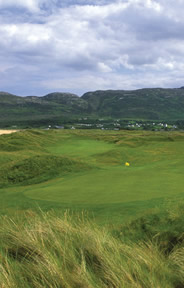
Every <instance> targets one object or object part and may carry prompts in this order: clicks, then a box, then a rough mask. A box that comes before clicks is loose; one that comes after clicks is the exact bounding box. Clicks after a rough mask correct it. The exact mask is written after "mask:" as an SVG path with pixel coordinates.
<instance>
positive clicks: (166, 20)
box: [0, 0, 184, 96]
mask: <svg viewBox="0 0 184 288" xmlns="http://www.w3.org/2000/svg"><path fill="white" fill-rule="evenodd" d="M183 11H184V1H183V0H93V1H92V0H0V91H6V92H9V93H13V94H16V95H20V96H27V95H37V96H41V95H45V94H47V93H50V92H55V91H60V92H71V93H76V94H77V95H79V96H81V95H82V94H83V93H85V92H87V91H95V90H107V89H123V90H132V89H139V88H145V87H149V88H151V87H163V88H177V87H181V86H184V79H183V76H184V17H183Z"/></svg>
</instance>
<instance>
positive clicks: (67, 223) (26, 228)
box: [0, 205, 184, 288]
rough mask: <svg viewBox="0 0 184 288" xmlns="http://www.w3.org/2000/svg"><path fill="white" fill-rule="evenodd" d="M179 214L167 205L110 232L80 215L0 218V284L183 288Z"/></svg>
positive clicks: (179, 210)
mask: <svg viewBox="0 0 184 288" xmlns="http://www.w3.org/2000/svg"><path fill="white" fill-rule="evenodd" d="M171 208H172V209H171ZM183 216H184V215H183V205H180V206H178V207H173V206H172V207H168V206H167V208H166V209H165V210H163V209H162V210H161V211H160V210H158V209H157V210H156V211H155V212H153V213H152V214H148V215H146V216H144V217H142V218H140V219H137V221H136V222H132V223H130V224H127V225H121V226H120V227H119V228H117V227H116V228H111V229H107V228H102V227H99V226H97V225H96V224H95V223H94V222H91V221H88V220H87V218H86V216H85V215H84V214H81V215H78V216H77V217H71V216H69V215H68V214H67V213H65V215H63V216H62V217H59V216H56V215H55V213H39V214H37V213H34V212H33V211H31V210H29V211H27V212H26V213H25V214H24V215H21V216H20V215H17V217H14V218H13V219H11V218H9V217H7V216H5V217H1V218H0V221H1V226H0V236H1V237H0V255H1V257H0V286H1V287H6V288H12V287H14V288H25V287H26V288H28V287H31V288H34V287H35V288H37V287H44V288H45V287H62V288H65V287H66V288H79V287H81V288H82V287H83V288H107V287H109V288H124V287H125V288H130V287H132V288H136V287H137V288H148V287H149V288H155V287H158V288H159V287H160V288H162V287H164V288H165V287H167V288H179V287H184V273H183V269H184V261H183V259H184V242H183V240H184V238H183V227H184V217H183Z"/></svg>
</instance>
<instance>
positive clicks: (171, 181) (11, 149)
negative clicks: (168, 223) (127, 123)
mask: <svg viewBox="0 0 184 288" xmlns="http://www.w3.org/2000/svg"><path fill="white" fill-rule="evenodd" d="M183 147H184V133H182V132H140V131H137V132H136V131H99V130H74V131H72V130H62V131H59V130H50V131H49V130H48V131H44V130H27V131H20V132H17V133H16V134H11V135H2V136H0V151H1V152H0V163H1V168H0V173H1V180H0V187H1V189H0V208H1V213H2V214H4V213H7V211H8V213H10V214H11V213H14V211H16V210H19V211H25V210H27V209H30V208H32V209H38V208H41V209H42V210H49V209H54V210H57V211H65V210H66V209H69V210H70V211H71V212H75V211H87V213H88V214H89V216H90V217H91V216H92V217H93V218H95V219H96V221H98V222H99V223H108V224H109V223H112V224H114V223H116V224H117V223H122V221H124V220H129V219H132V218H135V217H137V216H139V215H142V214H143V212H144V211H148V210H151V209H152V208H155V207H161V206H162V205H165V203H166V202H168V201H176V202H177V201H178V200H179V199H183V196H184V189H183V186H184V185H183V184H184V180H183V173H182V171H183V169H184V154H183ZM127 161H128V162H129V163H130V166H129V167H126V166H125V162H127Z"/></svg>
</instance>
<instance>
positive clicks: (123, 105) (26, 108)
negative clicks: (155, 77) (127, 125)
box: [0, 86, 184, 127]
mask: <svg viewBox="0 0 184 288" xmlns="http://www.w3.org/2000/svg"><path fill="white" fill-rule="evenodd" d="M80 116H88V117H96V118H98V117H108V118H117V117H118V118H121V119H144V120H168V119H169V120H180V119H184V87H183V86H182V87H180V88H143V89H136V90H110V89H109V90H96V91H89V92H86V93H84V94H83V95H82V96H81V97H79V96H78V95H76V94H74V93H69V92H68V93H67V92H53V93H48V94H46V95H44V96H25V97H22V96H17V95H14V94H11V93H8V92H3V91H1V92H0V125H1V127H2V126H5V125H13V124H15V123H17V124H21V123H24V124H25V123H27V124H29V125H34V123H37V124H39V123H40V124H44V125H45V124H46V123H49V122H55V123H58V121H59V122H63V121H65V120H66V121H69V120H70V119H74V118H77V117H80Z"/></svg>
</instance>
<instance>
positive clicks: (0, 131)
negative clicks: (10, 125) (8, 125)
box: [0, 130, 18, 135]
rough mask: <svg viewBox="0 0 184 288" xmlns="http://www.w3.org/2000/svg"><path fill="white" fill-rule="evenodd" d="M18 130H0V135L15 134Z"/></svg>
mask: <svg viewBox="0 0 184 288" xmlns="http://www.w3.org/2000/svg"><path fill="white" fill-rule="evenodd" d="M17 131H18V130H0V135H2V134H10V133H15V132H17Z"/></svg>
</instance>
